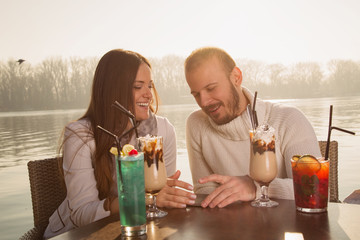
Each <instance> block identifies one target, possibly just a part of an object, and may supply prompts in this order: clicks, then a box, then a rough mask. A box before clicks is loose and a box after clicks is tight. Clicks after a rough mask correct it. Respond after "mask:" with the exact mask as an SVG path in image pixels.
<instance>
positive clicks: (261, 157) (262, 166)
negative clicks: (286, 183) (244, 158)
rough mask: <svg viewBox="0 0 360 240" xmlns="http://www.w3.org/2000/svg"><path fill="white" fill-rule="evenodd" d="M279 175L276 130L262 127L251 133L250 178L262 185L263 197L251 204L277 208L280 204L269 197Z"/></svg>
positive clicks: (267, 126)
mask: <svg viewBox="0 0 360 240" xmlns="http://www.w3.org/2000/svg"><path fill="white" fill-rule="evenodd" d="M276 175H277V164H276V155H275V129H274V128H273V127H271V126H269V125H266V124H265V125H260V126H258V127H257V128H256V129H255V130H254V131H250V177H251V178H252V179H253V180H254V181H256V182H257V183H258V184H259V185H260V189H261V196H260V197H259V198H258V199H255V200H254V201H252V202H251V206H253V207H275V206H278V205H279V203H277V202H275V201H272V200H270V199H269V196H268V186H269V184H270V183H271V181H272V180H274V178H275V177H276Z"/></svg>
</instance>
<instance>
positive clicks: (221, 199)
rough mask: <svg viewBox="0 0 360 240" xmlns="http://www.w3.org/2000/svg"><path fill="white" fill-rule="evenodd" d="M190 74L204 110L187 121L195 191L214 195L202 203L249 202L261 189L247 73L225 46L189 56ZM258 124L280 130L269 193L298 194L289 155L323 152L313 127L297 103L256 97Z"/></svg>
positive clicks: (286, 196) (277, 195) (190, 82)
mask: <svg viewBox="0 0 360 240" xmlns="http://www.w3.org/2000/svg"><path fill="white" fill-rule="evenodd" d="M185 76H186V81H187V83H188V85H189V87H190V90H191V94H192V95H193V96H194V98H195V100H196V102H197V104H198V105H199V106H200V107H201V110H198V111H195V112H193V113H192V114H191V115H190V116H189V117H188V119H187V123H186V144H187V150H188V154H189V161H190V168H191V172H192V177H193V182H194V191H195V193H205V194H209V195H208V196H207V197H206V198H205V199H204V200H203V201H202V203H201V206H202V207H211V208H213V207H220V208H221V207H225V206H227V205H229V204H231V203H233V202H235V201H239V200H241V201H250V200H253V199H254V198H255V197H256V196H257V195H259V194H260V189H259V187H256V186H258V185H257V183H255V182H254V181H253V180H252V179H251V178H250V177H249V176H248V174H249V159H250V139H249V130H250V129H251V123H250V119H249V115H248V114H247V111H246V106H247V104H249V103H250V104H252V103H253V98H254V96H253V94H252V93H250V91H249V90H247V89H246V88H244V87H242V80H243V79H242V73H241V70H240V69H239V68H238V67H237V66H236V64H235V61H234V60H233V59H232V58H231V57H230V56H229V55H228V54H227V53H226V52H225V51H224V50H222V49H219V48H214V47H210V48H200V49H197V50H195V51H194V52H192V53H191V55H190V56H189V57H188V58H187V59H186V61H185ZM256 111H257V117H258V122H259V124H262V123H268V124H269V125H270V126H272V127H274V128H275V130H276V133H275V136H276V158H277V165H278V166H277V167H278V173H277V178H276V179H274V180H273V181H272V182H271V184H270V186H269V196H270V198H271V197H274V198H284V199H293V198H294V191H293V183H292V179H291V177H292V172H291V163H290V159H291V157H292V156H293V155H295V154H312V155H314V156H321V154H320V150H319V145H318V141H317V138H316V136H315V133H314V130H313V128H312V126H311V124H310V123H309V121H308V120H307V119H306V117H305V116H304V115H303V114H302V113H301V112H300V111H299V110H298V109H296V108H294V107H290V106H284V105H280V104H274V103H270V102H264V101H261V100H260V99H257V101H256Z"/></svg>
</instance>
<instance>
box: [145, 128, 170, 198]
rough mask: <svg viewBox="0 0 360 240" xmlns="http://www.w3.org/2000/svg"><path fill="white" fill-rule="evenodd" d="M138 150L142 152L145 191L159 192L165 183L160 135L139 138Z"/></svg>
mask: <svg viewBox="0 0 360 240" xmlns="http://www.w3.org/2000/svg"><path fill="white" fill-rule="evenodd" d="M139 147H140V151H142V152H144V175H145V191H146V192H147V193H150V194H155V193H157V192H159V191H160V190H161V189H162V188H163V187H164V186H165V184H166V179H167V176H166V169H165V163H164V159H163V138H162V136H150V135H147V136H145V137H140V138H139Z"/></svg>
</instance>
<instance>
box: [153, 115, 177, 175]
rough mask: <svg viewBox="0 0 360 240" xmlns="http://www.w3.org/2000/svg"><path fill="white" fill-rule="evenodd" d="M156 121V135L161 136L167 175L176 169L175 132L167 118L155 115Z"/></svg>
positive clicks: (172, 173)
mask: <svg viewBox="0 0 360 240" xmlns="http://www.w3.org/2000/svg"><path fill="white" fill-rule="evenodd" d="M156 119H157V123H158V135H159V136H163V141H164V142H163V144H164V145H163V147H164V161H165V168H166V174H167V176H168V177H170V176H172V175H174V173H175V171H176V156H177V153H176V133H175V128H174V126H173V125H172V124H171V123H170V122H169V121H168V119H167V118H163V117H159V116H157V117H156Z"/></svg>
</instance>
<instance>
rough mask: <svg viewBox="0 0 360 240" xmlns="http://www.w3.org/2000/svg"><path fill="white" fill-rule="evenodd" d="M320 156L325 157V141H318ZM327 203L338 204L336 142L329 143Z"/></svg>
mask: <svg viewBox="0 0 360 240" xmlns="http://www.w3.org/2000/svg"><path fill="white" fill-rule="evenodd" d="M319 146H320V151H321V155H322V156H325V150H326V141H319ZM329 158H330V169H329V201H330V202H340V200H339V190H338V142H337V141H331V142H330V148H329Z"/></svg>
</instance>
